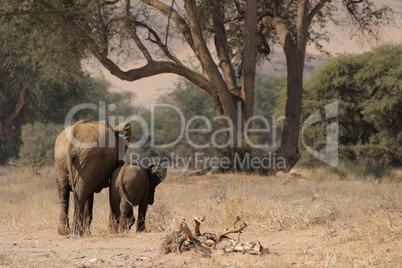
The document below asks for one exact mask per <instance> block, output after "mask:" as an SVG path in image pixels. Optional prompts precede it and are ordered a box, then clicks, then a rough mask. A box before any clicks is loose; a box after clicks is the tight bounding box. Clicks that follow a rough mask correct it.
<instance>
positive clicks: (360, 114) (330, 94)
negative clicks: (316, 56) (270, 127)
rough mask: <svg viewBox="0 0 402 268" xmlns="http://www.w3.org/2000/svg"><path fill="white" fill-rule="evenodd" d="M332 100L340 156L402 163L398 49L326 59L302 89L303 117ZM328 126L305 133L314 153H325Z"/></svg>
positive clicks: (401, 80)
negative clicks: (335, 106)
mask: <svg viewBox="0 0 402 268" xmlns="http://www.w3.org/2000/svg"><path fill="white" fill-rule="evenodd" d="M336 100H338V101H339V116H338V118H337V120H338V122H339V144H340V155H341V156H343V157H344V158H347V159H350V160H355V161H359V160H363V161H364V160H367V159H368V160H371V161H375V162H376V163H382V164H391V165H401V164H402V162H401V159H402V149H401V148H402V123H401V120H400V118H401V117H402V44H398V45H396V44H387V45H383V46H381V47H378V48H375V49H373V50H372V51H369V52H366V53H363V54H357V55H355V54H344V55H341V56H338V57H335V58H333V59H331V60H329V61H328V62H327V63H325V64H324V65H323V66H322V67H321V68H320V69H319V70H317V71H316V72H315V74H314V76H313V77H312V78H311V79H310V80H309V81H308V82H306V84H305V97H304V103H303V115H304V117H305V118H306V117H307V116H309V115H311V114H312V113H314V112H315V111H316V110H317V109H320V108H323V107H324V106H325V105H326V104H328V103H331V102H333V101H336ZM327 123H328V122H324V123H319V124H317V125H315V126H309V127H308V128H307V129H306V132H305V140H306V142H307V143H308V145H309V146H313V147H314V149H315V150H325V139H326V135H325V133H326V130H325V125H326V124H327Z"/></svg>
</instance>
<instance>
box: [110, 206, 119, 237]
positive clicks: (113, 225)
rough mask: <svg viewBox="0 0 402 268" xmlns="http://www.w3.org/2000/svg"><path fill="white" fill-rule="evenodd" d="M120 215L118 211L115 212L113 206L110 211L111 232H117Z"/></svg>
mask: <svg viewBox="0 0 402 268" xmlns="http://www.w3.org/2000/svg"><path fill="white" fill-rule="evenodd" d="M119 217H120V215H119V214H117V212H115V211H114V209H113V208H112V206H111V207H110V213H109V230H110V232H111V233H117V231H118V229H117V227H118V226H119Z"/></svg>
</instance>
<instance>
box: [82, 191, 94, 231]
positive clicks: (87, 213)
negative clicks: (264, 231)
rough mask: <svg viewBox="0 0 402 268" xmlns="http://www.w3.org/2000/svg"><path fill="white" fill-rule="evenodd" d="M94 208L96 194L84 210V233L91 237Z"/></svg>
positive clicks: (91, 197) (88, 201)
mask: <svg viewBox="0 0 402 268" xmlns="http://www.w3.org/2000/svg"><path fill="white" fill-rule="evenodd" d="M93 207H94V193H92V194H91V195H90V196H89V198H88V200H87V202H85V208H84V232H85V234H86V235H91V223H92V217H93V216H92V212H93Z"/></svg>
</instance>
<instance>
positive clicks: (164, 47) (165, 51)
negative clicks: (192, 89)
mask: <svg viewBox="0 0 402 268" xmlns="http://www.w3.org/2000/svg"><path fill="white" fill-rule="evenodd" d="M135 24H136V25H138V26H140V27H143V28H145V29H147V30H148V32H149V34H152V36H153V37H154V38H155V39H154V40H153V39H151V38H150V37H148V39H147V40H149V41H150V42H152V43H154V44H156V45H158V46H159V47H160V49H162V52H163V54H165V56H166V57H167V58H169V59H171V60H172V61H173V62H175V63H177V64H180V65H182V63H181V62H180V61H179V59H177V58H176V57H175V56H174V55H173V54H172V53H171V52H170V51H169V48H168V47H167V45H165V44H163V43H162V40H161V38H160V37H159V35H158V34H157V33H156V32H155V31H154V29H152V28H151V27H150V26H149V25H147V24H145V23H143V22H140V21H136V22H135Z"/></svg>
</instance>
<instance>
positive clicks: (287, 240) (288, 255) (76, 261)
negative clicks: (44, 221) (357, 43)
mask: <svg viewBox="0 0 402 268" xmlns="http://www.w3.org/2000/svg"><path fill="white" fill-rule="evenodd" d="M325 232H326V230H325V228H314V229H313V230H303V231H282V232H271V233H260V234H244V235H242V236H241V241H252V240H253V239H254V241H255V238H256V237H258V241H260V242H261V244H262V245H264V247H268V248H269V251H270V253H269V254H266V255H262V256H257V255H250V254H242V253H230V254H227V255H226V254H225V253H224V252H223V250H222V247H224V246H228V243H226V242H222V244H221V245H220V246H218V247H217V249H216V250H215V251H213V254H212V257H211V258H208V257H205V256H203V255H202V254H201V253H199V252H195V251H187V252H183V253H182V254H179V253H171V254H167V255H164V254H162V253H161V251H160V245H161V243H162V239H164V236H165V234H163V233H140V234H137V233H136V232H130V233H129V234H128V235H127V236H125V237H107V238H98V237H82V238H78V237H76V238H73V237H63V236H60V235H58V234H57V233H56V232H55V230H35V231H30V232H17V231H15V230H14V231H12V230H0V239H1V240H0V248H1V254H0V263H1V265H2V266H11V267H15V266H22V267H166V266H170V267H172V266H173V267H177V266H186V265H188V266H191V267H205V266H207V267H210V266H235V267H236V266H253V267H267V266H269V267H275V266H277V267H289V266H295V267H297V266H308V267H312V266H316V267H323V266H325V267H333V266H339V267H343V266H344V265H346V266H350V263H349V260H348V258H349V256H348V252H344V253H342V254H341V255H343V258H344V259H339V256H338V257H337V258H338V259H335V258H334V253H331V252H336V251H338V250H341V249H337V247H336V246H335V245H333V244H334V243H333V241H329V240H327V241H323V239H322V236H323V235H325ZM232 236H234V238H236V236H235V235H232ZM357 247H358V245H356V248H357ZM392 247H393V246H392V245H390V247H389V248H384V250H385V251H384V252H383V253H386V252H390V255H391V256H390V257H391V259H394V261H395V262H394V263H395V264H396V263H398V261H401V257H400V252H399V253H398V252H397V251H396V249H395V248H392ZM398 254H399V255H398ZM399 263H400V262H399ZM355 264H356V266H360V265H359V264H358V263H357V262H356V263H355ZM373 264H374V263H373ZM376 264H378V265H380V266H382V265H386V263H383V262H378V261H377V262H376Z"/></svg>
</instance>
